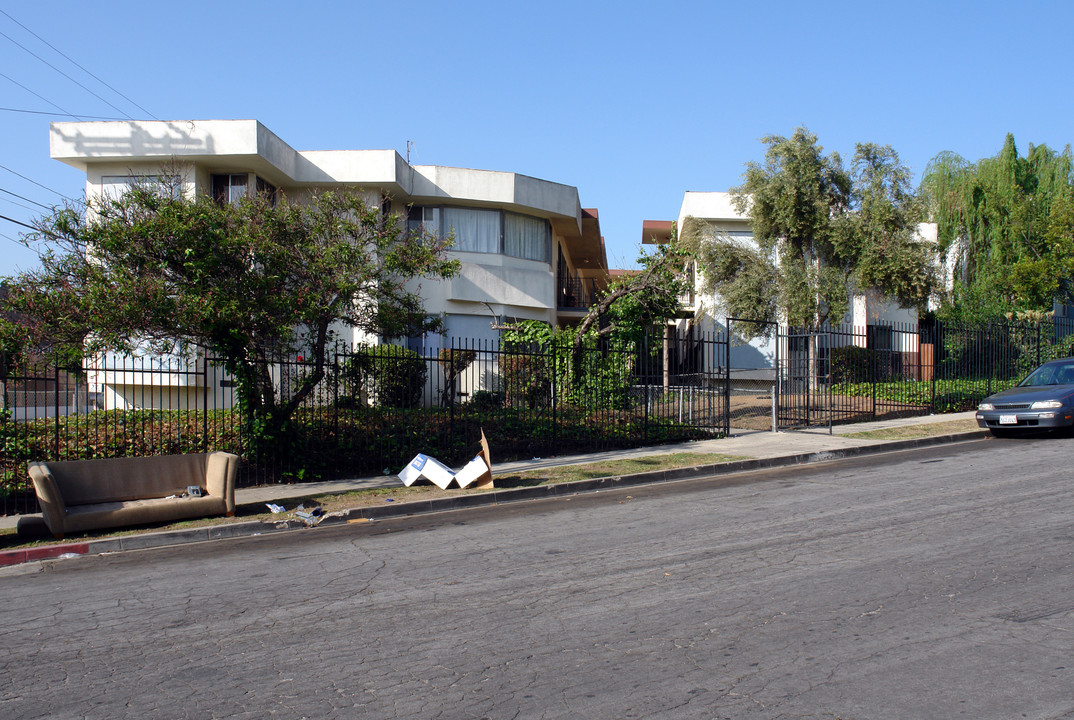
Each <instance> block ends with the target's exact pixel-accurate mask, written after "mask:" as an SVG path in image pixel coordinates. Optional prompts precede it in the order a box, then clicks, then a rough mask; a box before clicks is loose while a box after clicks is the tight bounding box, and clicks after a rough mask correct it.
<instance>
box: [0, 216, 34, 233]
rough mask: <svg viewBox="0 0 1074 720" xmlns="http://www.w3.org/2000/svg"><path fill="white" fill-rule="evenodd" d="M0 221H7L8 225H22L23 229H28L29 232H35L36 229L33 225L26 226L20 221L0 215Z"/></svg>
mask: <svg viewBox="0 0 1074 720" xmlns="http://www.w3.org/2000/svg"><path fill="white" fill-rule="evenodd" d="M0 220H7V221H8V222H10V223H15V224H16V225H22V226H23V227H24V228H30V229H31V230H36V229H37V228H35V227H34V226H33V225H27V224H26V223H24V222H23V221H22V220H16V219H15V218H9V217H8V216H7V215H0Z"/></svg>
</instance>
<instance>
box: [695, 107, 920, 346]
mask: <svg viewBox="0 0 1074 720" xmlns="http://www.w3.org/2000/svg"><path fill="white" fill-rule="evenodd" d="M762 142H764V144H765V145H766V146H767V149H766V151H765V160H764V162H763V163H755V162H751V163H748V164H747V165H746V172H745V174H744V182H743V184H742V185H740V186H738V187H736V188H734V189H733V190H732V196H733V201H734V203H735V205H736V208H737V209H738V210H739V212H740V213H743V214H745V215H748V217H749V218H750V222H751V225H752V229H753V242H749V241H742V240H737V239H735V238H731V237H728V236H726V235H723V234H721V233H719V232H718V231H714V230H713V228H711V227H708V226H707V225H706V224H705V223H703V222H701V221H699V220H697V219H696V218H687V220H686V222H685V223H684V227H683V233H682V238H683V243H684V246H685V247H687V248H688V249H691V250H693V251H694V252H696V253H697V256H698V262H699V267H700V269H701V271H702V278H703V286H702V289H703V290H705V291H707V292H716V293H718V294H719V295H720V297H721V300H722V302H723V305H724V306H725V309H726V310H727V311H728V312H729V313H730V314H732V315H734V316H737V317H741V318H749V319H755V320H758V321H763V322H759V323H757V324H755V325H754V326H752V328H746V329H747V331H751V332H754V333H757V334H760V333H762V332H763V331H764V328H765V327H766V325H765V323H771V322H773V321H777V320H782V321H784V322H787V323H788V324H790V325H792V326H795V327H803V328H808V329H816V328H818V327H820V326H821V325H823V324H824V323H826V322H828V321H832V320H835V321H838V320H839V319H841V318H842V317H843V315H844V314H845V313H846V311H847V309H848V308H849V301H850V295H851V293H852V292H853V291H854V290H867V289H877V290H879V291H880V292H882V293H884V294H885V295H888V296H890V297H892V298H894V299H896V300H897V301H898V302H899V303H900V304H902V305H903V306H906V307H910V306H918V307H921V306H924V305H925V303H926V302H927V300H928V298H929V296H930V295H931V294H932V292H933V291H934V288H935V274H934V272H933V262H932V251H931V248H930V246H928V245H927V244H924V243H921V242H918V241H917V239H916V238H915V230H916V225H917V219H918V217H919V214H920V211H919V209H918V206H917V203H916V200H915V197H914V193H913V190H912V187H911V185H910V173H909V170H907V169H906V168H905V166H903V165H902V164H901V163H900V162H899V158H898V155H897V154H896V153H895V151H894V150H893V149H891V147H889V146H879V145H875V144H871V143H859V144H858V145H857V146H856V151H855V154H854V159H853V163H852V167H851V170H849V171H848V170H846V169H845V168H844V167H843V163H842V159H841V158H840V156H839V155H838V153H830V154H828V155H825V154H824V152H823V148H822V147H821V146H820V145H818V143H817V137H816V135H814V134H813V133H811V132H809V131H808V130H806V129H805V128H798V129H797V130H795V132H794V134H793V135H792V136H791V137H789V138H788V137H783V136H779V135H770V136H767V137H765V138H763V139H762Z"/></svg>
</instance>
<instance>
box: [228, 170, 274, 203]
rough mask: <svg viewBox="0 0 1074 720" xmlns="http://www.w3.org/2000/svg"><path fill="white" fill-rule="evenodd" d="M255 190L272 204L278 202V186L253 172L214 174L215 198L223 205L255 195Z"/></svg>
mask: <svg viewBox="0 0 1074 720" xmlns="http://www.w3.org/2000/svg"><path fill="white" fill-rule="evenodd" d="M254 192H256V193H257V195H258V196H260V197H265V198H267V199H268V201H269V203H270V204H272V205H275V204H276V196H277V194H278V192H279V191H278V190H277V189H276V186H275V185H273V184H272V183H270V182H268V181H267V180H264V179H263V178H259V177H258V176H256V175H254V174H253V173H228V174H225V173H219V174H214V175H213V176H212V195H213V200H215V201H216V202H218V203H220V204H221V205H224V204H230V203H237V202H239V201H240V200H242V199H243V198H247V197H253V196H254Z"/></svg>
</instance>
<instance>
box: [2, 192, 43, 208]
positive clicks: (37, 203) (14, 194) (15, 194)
mask: <svg viewBox="0 0 1074 720" xmlns="http://www.w3.org/2000/svg"><path fill="white" fill-rule="evenodd" d="M0 192H2V193H6V194H8V195H12V196H14V197H17V198H18V199H19V200H25V201H26V202H28V203H33V204H34V205H36V206H38V207H39V208H44V209H45V210H52V208H50V207H49V206H48V205H45V204H44V203H39V202H37V201H36V200H31V199H30V198H28V197H23V196H22V195H19V194H18V193H13V192H11V191H10V190H5V189H4V188H0ZM8 202H11V201H10V200H9V201H8ZM26 209H27V210H29V209H30V208H26Z"/></svg>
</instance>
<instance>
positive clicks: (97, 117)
mask: <svg viewBox="0 0 1074 720" xmlns="http://www.w3.org/2000/svg"><path fill="white" fill-rule="evenodd" d="M0 111H2V112H15V113H26V114H28V115H52V116H58V117H70V116H69V115H68V114H67V113H56V112H48V111H47V110H22V109H20V108H9V107H0ZM78 117H81V118H83V119H85V120H123V119H125V118H118V117H109V116H107V115H79V116H78Z"/></svg>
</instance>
